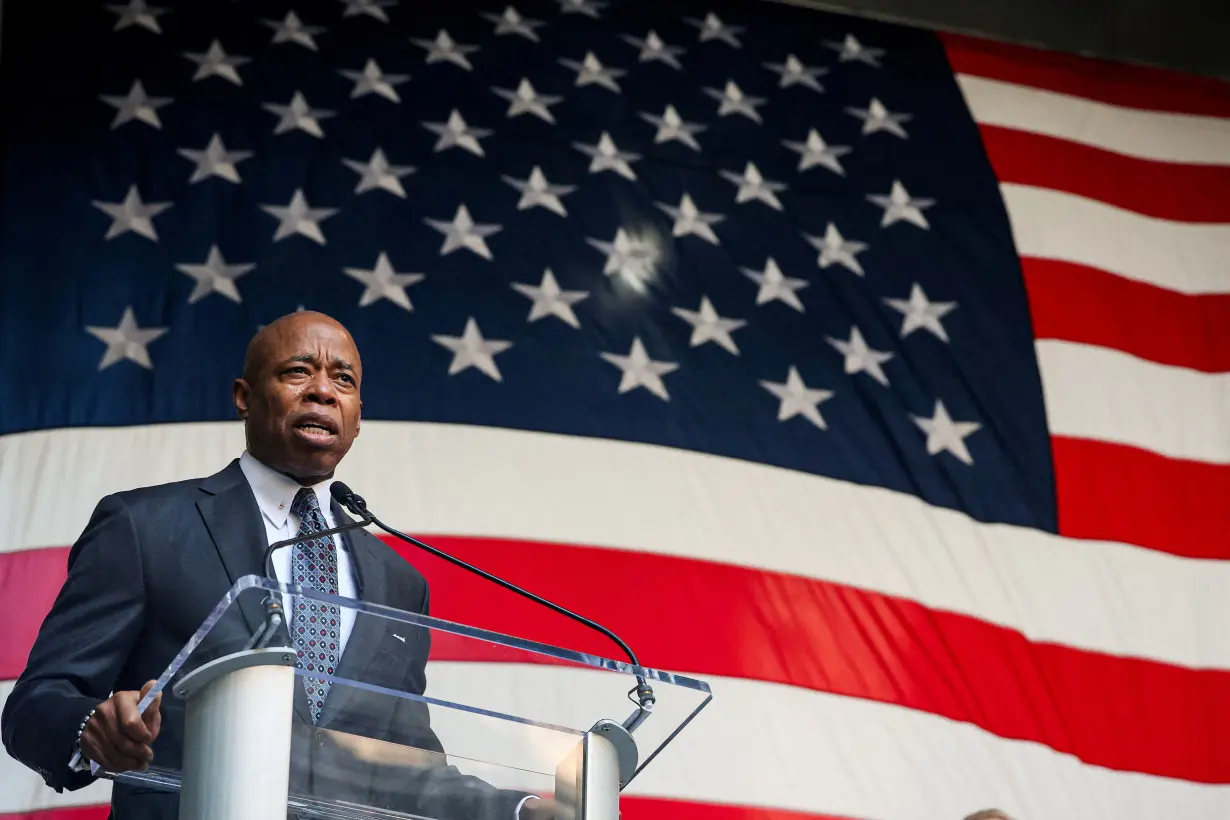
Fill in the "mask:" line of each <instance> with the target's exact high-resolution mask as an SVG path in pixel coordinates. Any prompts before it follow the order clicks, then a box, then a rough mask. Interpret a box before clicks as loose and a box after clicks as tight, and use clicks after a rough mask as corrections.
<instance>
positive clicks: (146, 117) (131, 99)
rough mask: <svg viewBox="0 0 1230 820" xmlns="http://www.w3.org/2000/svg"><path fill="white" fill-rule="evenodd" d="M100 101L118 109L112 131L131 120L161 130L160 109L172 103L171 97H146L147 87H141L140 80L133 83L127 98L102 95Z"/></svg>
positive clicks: (112, 122) (112, 123)
mask: <svg viewBox="0 0 1230 820" xmlns="http://www.w3.org/2000/svg"><path fill="white" fill-rule="evenodd" d="M99 99H100V100H102V101H103V102H105V103H106V104H107V105H110V106H113V107H114V108H115V109H116V112H115V119H113V120H112V121H111V128H112V129H115V128H119V127H120V126H121V125H123V124H124V123H126V122H130V121H131V120H140V121H141V122H143V123H145V124H146V125H150V126H153V127H154V128H158V129H161V128H162V121H161V120H159V119H158V109H159V108H162V107H163V106H164V105H169V104H170V103H171V102H172V100H171V98H170V97H149V96H146V94H145V86H143V85H141V81H140V80H134V81H133V83H132V87H131V88H130V89H128V94H127V95H126V96H123V97H116V96H113V95H110V94H102V95H100V96H99Z"/></svg>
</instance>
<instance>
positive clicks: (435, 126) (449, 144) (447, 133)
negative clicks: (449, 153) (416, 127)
mask: <svg viewBox="0 0 1230 820" xmlns="http://www.w3.org/2000/svg"><path fill="white" fill-rule="evenodd" d="M423 127H424V128H426V129H427V130H428V131H431V132H432V133H433V134H435V135H436V136H438V137H439V138H440V139H438V140H436V144H435V147H434V148H433V150H434V151H435V152H436V153H439V152H440V151H445V150H447V149H449V148H454V147H456V148H463V149H465V150H466V151H469V152H470V153H471V154H474V155H476V156H480V157H481V156H486V155H485V154H484V153H483V147H482V146H481V145H479V143H478V141H479V140H480V139H482V138H483V137H489V136H491V129H490V128H471V127H470V126H468V125H467V124H466V121H465V119H464V118H463V117H462V116H461V113H460V112H459V111H458V110H457V109H456V108H454V109H453V110H452V111H451V112H449V115H448V122H425V123H423Z"/></svg>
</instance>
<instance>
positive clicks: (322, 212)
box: [261, 188, 337, 245]
mask: <svg viewBox="0 0 1230 820" xmlns="http://www.w3.org/2000/svg"><path fill="white" fill-rule="evenodd" d="M261 210H262V211H264V212H265V213H267V214H269V215H270V216H272V217H273V218H275V219H277V220H278V229H277V231H275V232H274V234H273V241H274V242H280V241H281V240H283V239H285V238H286V237H288V236H294V235H295V234H298V235H300V236H306V237H307V238H308V239H310V240H312V241H313V242H315V243H317V244H318V245H323V244H325V235H324V234H323V233H321V231H320V223H321V222H323V221H324V220H326V219H328V218H329V217H331V216H333V215H334V214H335V213H337V208H313V207H311V206H310V205H308V201H307V197H305V196H304V195H303V189H302V188H296V189H295V193H294V195H293V196H291V198H290V203H289V204H287V205H262V206H261Z"/></svg>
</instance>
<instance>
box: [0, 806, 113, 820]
mask: <svg viewBox="0 0 1230 820" xmlns="http://www.w3.org/2000/svg"><path fill="white" fill-rule="evenodd" d="M110 812H111V806H109V805H107V804H106V803H103V804H99V805H94V806H63V807H59V808H54V809H40V810H38V811H22V812H17V813H16V814H3V813H0V820H107V815H108V814H110Z"/></svg>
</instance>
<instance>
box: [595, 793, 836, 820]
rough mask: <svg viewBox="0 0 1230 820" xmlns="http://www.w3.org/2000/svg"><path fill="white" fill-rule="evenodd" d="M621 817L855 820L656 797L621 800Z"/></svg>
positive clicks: (628, 819) (633, 819)
mask: <svg viewBox="0 0 1230 820" xmlns="http://www.w3.org/2000/svg"><path fill="white" fill-rule="evenodd" d="M619 817H620V820H852V818H842V817H837V816H836V815H832V814H805V813H803V812H798V811H787V810H786V809H771V808H768V807H766V806H730V805H724V804H720V803H696V802H691V801H685V800H664V799H661V798H656V797H621V798H620V799H619Z"/></svg>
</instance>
